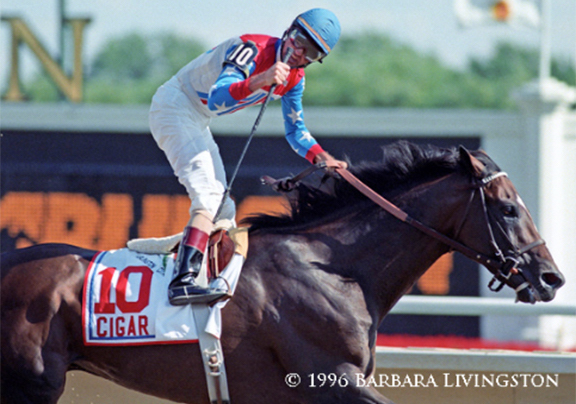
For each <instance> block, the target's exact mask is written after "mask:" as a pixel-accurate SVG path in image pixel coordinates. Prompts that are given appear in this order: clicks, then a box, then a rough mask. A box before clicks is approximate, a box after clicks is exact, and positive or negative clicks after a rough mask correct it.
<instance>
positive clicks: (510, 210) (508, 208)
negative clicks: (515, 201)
mask: <svg viewBox="0 0 576 404" xmlns="http://www.w3.org/2000/svg"><path fill="white" fill-rule="evenodd" d="M500 210H501V211H502V214H503V215H504V216H506V217H510V218H512V217H518V210H517V209H516V206H514V205H504V206H502V208H501V209H500Z"/></svg>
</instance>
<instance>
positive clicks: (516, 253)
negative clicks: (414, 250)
mask: <svg viewBox="0 0 576 404" xmlns="http://www.w3.org/2000/svg"><path fill="white" fill-rule="evenodd" d="M326 166H327V165H326V163H325V162H323V163H318V164H316V165H314V166H311V167H309V168H308V169H306V170H304V171H303V172H302V173H300V174H298V175H297V176H295V177H293V178H285V179H281V180H274V179H273V178H270V177H266V176H265V177H262V182H263V183H264V184H267V185H271V186H272V187H273V188H274V189H275V190H277V191H283V192H288V191H291V190H292V189H294V188H295V186H296V184H297V183H298V182H299V181H300V180H302V179H303V178H304V177H306V176H308V175H310V174H312V173H313V172H314V171H316V170H318V169H321V168H326ZM335 171H336V172H337V173H338V174H340V176H342V178H344V179H345V180H346V181H348V182H349V183H350V185H352V186H353V187H354V188H356V189H357V190H358V191H360V192H361V193H362V194H364V195H365V196H367V197H368V198H369V199H371V200H372V201H373V202H375V203H376V204H377V205H379V206H380V207H381V208H383V209H384V210H385V211H387V212H388V213H390V214H391V215H392V216H394V217H396V218H397V219H399V220H400V221H402V222H405V223H407V224H409V225H410V226H412V227H414V228H416V229H418V230H420V231H421V232H423V233H425V234H427V235H428V236H430V237H433V238H435V239H436V240H438V241H440V242H442V243H444V244H446V245H447V246H448V247H450V250H454V251H458V252H460V253H461V254H463V255H465V256H466V257H468V258H470V259H471V260H473V261H476V262H477V263H479V264H482V265H484V266H485V267H486V268H487V269H488V270H489V271H490V272H491V273H492V274H493V278H492V279H491V280H490V282H489V283H488V287H489V288H490V290H492V291H495V292H498V291H500V290H501V289H502V288H503V287H504V285H506V284H507V285H508V286H510V287H511V288H513V289H514V290H515V292H516V294H517V295H518V293H520V292H521V291H522V290H524V289H527V288H529V287H530V282H528V280H527V279H526V277H525V276H524V274H523V273H522V270H521V269H520V268H517V266H518V265H519V264H520V261H521V260H522V255H523V254H525V253H527V252H528V251H530V250H532V249H534V248H536V247H538V246H541V245H544V240H542V239H539V240H536V241H534V242H532V243H530V244H528V245H526V246H524V247H522V248H517V247H516V246H515V245H514V242H513V241H512V240H511V239H510V237H508V235H507V234H506V231H505V230H504V229H503V228H502V226H501V225H500V223H498V221H497V220H496V223H497V224H498V230H499V232H500V233H501V234H502V236H503V237H504V238H505V239H506V240H507V242H508V244H509V247H508V249H507V250H506V251H507V252H506V253H504V252H503V251H502V248H501V247H500V246H499V245H498V242H497V241H496V238H495V236H494V230H493V228H492V223H491V221H490V217H489V216H490V215H489V212H488V207H487V204H486V194H485V192H484V188H485V187H486V186H487V185H488V184H489V183H491V182H492V181H493V180H495V179H496V178H500V177H506V176H508V175H507V174H506V173H505V172H503V171H499V172H496V173H494V174H491V175H489V176H487V177H484V178H482V179H479V180H477V182H476V184H474V186H473V187H472V193H471V195H470V199H469V201H468V205H467V206H466V210H465V213H464V216H463V217H462V220H461V222H460V225H459V226H458V227H457V230H456V233H455V236H454V237H453V238H452V237H449V236H447V235H445V234H443V233H440V232H438V231H437V230H435V229H433V228H431V227H429V226H427V225H425V224H423V223H421V222H420V221H418V220H416V219H414V218H412V217H410V216H409V215H408V214H407V213H406V212H404V211H403V210H402V209H400V208H398V207H397V206H396V205H394V204H393V203H391V202H390V201H388V200H387V199H386V198H384V197H382V196H381V195H380V194H378V193H376V192H375V191H374V190H372V189H371V188H369V187H368V186H367V185H366V184H364V183H363V182H362V181H360V180H359V179H358V178H356V176H354V175H353V174H352V173H350V171H348V170H346V169H341V168H336V169H335ZM476 191H478V194H479V195H480V202H481V205H482V212H483V215H484V220H485V223H486V227H487V231H488V235H489V239H490V246H491V248H492V249H493V256H488V255H486V254H484V253H482V252H479V251H477V250H475V249H473V248H470V247H468V246H466V245H464V244H462V243H461V242H459V241H457V240H456V238H457V237H458V235H459V233H460V231H461V230H462V227H463V226H464V222H465V221H466V218H467V216H468V213H469V210H470V206H471V205H472V202H473V201H474V198H475V196H476ZM516 274H519V275H520V276H521V277H522V278H523V281H522V282H521V283H520V284H519V285H518V286H515V285H514V284H513V283H512V281H511V278H512V276H513V275H516ZM496 282H500V284H498V285H496V286H494V285H495V283H496Z"/></svg>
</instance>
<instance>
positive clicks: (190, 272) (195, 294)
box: [168, 242, 227, 306]
mask: <svg viewBox="0 0 576 404" xmlns="http://www.w3.org/2000/svg"><path fill="white" fill-rule="evenodd" d="M203 258H204V254H203V253H202V251H200V250H198V249H197V248H195V247H191V246H188V245H185V244H184V243H183V242H182V243H180V247H179V248H178V257H177V259H176V263H175V265H176V268H177V269H178V275H176V278H174V280H172V282H170V286H169V287H168V299H169V300H170V304H172V305H174V306H183V305H186V304H191V303H210V302H213V301H215V300H218V299H220V298H222V297H223V296H225V295H226V294H227V292H226V291H225V290H221V289H214V288H210V287H208V288H207V287H204V286H201V285H199V284H198V283H196V277H197V276H198V274H199V273H200V268H201V267H202V259H203Z"/></svg>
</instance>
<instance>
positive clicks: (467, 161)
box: [458, 146, 485, 178]
mask: <svg viewBox="0 0 576 404" xmlns="http://www.w3.org/2000/svg"><path fill="white" fill-rule="evenodd" d="M458 151H459V152H460V157H459V159H460V163H461V164H462V165H463V166H464V167H465V168H466V169H467V170H468V171H469V172H470V173H471V174H472V175H474V176H475V177H477V178H480V177H482V172H483V170H484V167H485V166H484V164H483V163H482V162H481V161H480V160H478V159H477V158H476V157H474V156H473V155H472V154H470V152H469V151H468V150H466V148H465V147H464V146H460V148H459V150H458Z"/></svg>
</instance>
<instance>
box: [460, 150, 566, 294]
mask: <svg viewBox="0 0 576 404" xmlns="http://www.w3.org/2000/svg"><path fill="white" fill-rule="evenodd" d="M460 162H461V164H462V165H463V166H464V168H465V169H466V171H468V172H469V173H470V174H471V175H472V178H473V181H474V183H475V185H474V191H473V192H474V193H475V195H476V196H475V197H474V201H476V202H474V201H473V200H472V199H471V200H470V201H471V202H470V203H478V201H479V205H480V206H481V209H480V212H481V213H480V214H476V215H474V216H475V218H474V220H473V222H475V224H474V226H475V227H476V229H478V228H479V229H483V230H482V231H481V232H480V233H478V231H474V232H471V233H469V235H468V237H467V238H468V240H466V241H465V244H467V245H468V246H470V247H471V248H473V249H475V250H476V251H478V252H480V253H481V254H483V255H484V256H487V257H491V259H490V260H489V262H488V265H486V263H485V262H482V263H483V264H484V265H486V266H487V267H488V269H489V270H490V271H491V272H492V273H493V274H494V279H493V280H492V282H491V284H490V288H491V289H492V290H496V291H498V290H500V289H501V287H502V286H503V285H504V284H506V285H508V286H510V287H511V288H512V289H514V290H515V291H516V296H517V299H518V300H519V301H522V302H525V303H535V302H536V301H544V302H547V301H550V300H552V299H554V296H555V294H556V290H557V289H559V288H560V287H561V286H562V285H563V284H564V276H563V275H562V273H560V271H559V270H558V268H557V267H556V264H555V263H554V259H553V258H552V255H551V254H550V251H548V248H546V246H545V245H544V241H543V240H542V238H541V237H540V234H539V233H538V230H537V229H536V225H535V224H534V222H533V220H532V217H531V216H530V213H529V212H528V209H527V208H526V205H524V203H523V202H522V199H521V198H520V196H519V195H518V192H517V191H516V189H515V187H514V185H513V184H512V182H511V181H510V180H509V179H508V177H507V176H506V173H503V172H502V171H500V169H499V168H498V166H497V165H496V164H495V163H494V162H493V161H492V160H491V159H490V158H489V157H488V156H487V155H486V154H485V153H483V152H481V151H476V152H472V153H470V152H468V151H467V150H465V149H464V148H461V149H460ZM478 195H479V197H478ZM470 216H471V215H470ZM472 233H473V234H472ZM471 234H472V235H471ZM470 235H471V236H470ZM462 236H464V232H462ZM495 281H499V282H501V284H500V286H499V287H497V288H492V284H493V283H494V282H495Z"/></svg>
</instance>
